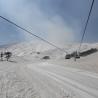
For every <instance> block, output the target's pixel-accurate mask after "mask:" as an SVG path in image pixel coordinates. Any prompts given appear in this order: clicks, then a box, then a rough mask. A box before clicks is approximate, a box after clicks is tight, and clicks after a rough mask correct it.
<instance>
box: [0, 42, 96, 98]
mask: <svg viewBox="0 0 98 98" xmlns="http://www.w3.org/2000/svg"><path fill="white" fill-rule="evenodd" d="M78 46H79V44H67V45H66V46H65V47H64V48H63V49H66V50H67V51H68V52H69V53H71V52H73V51H75V50H76V49H77V48H78ZM42 48H43V49H42ZM91 48H97V49H98V44H97V43H96V44H84V45H83V46H82V48H81V51H85V50H88V49H91ZM7 50H8V51H11V52H12V53H13V56H12V58H11V59H10V61H9V62H7V61H5V59H4V61H0V98H98V63H97V60H98V52H96V53H93V54H90V55H88V56H86V57H81V58H80V59H78V60H77V61H76V62H75V61H74V59H73V58H72V59H69V60H65V55H66V54H65V53H64V52H62V51H59V50H57V49H55V48H52V47H49V46H45V45H44V46H42V45H40V44H34V43H33V44H32V43H29V44H27V43H26V44H25V43H21V44H17V45H13V46H10V47H9V48H7ZM1 51H5V50H4V49H3V48H2V49H1ZM44 56H49V57H50V59H48V60H45V59H42V57H44Z"/></svg>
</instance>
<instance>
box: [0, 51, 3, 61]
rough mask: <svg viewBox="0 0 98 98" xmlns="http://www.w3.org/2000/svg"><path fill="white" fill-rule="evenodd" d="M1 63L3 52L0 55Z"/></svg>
mask: <svg viewBox="0 0 98 98" xmlns="http://www.w3.org/2000/svg"><path fill="white" fill-rule="evenodd" d="M0 58H1V61H3V52H1V54H0Z"/></svg>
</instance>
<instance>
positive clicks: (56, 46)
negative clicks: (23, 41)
mask: <svg viewBox="0 0 98 98" xmlns="http://www.w3.org/2000/svg"><path fill="white" fill-rule="evenodd" d="M0 18H2V19H4V20H6V21H7V22H9V23H11V24H12V25H14V26H16V27H18V28H20V29H22V30H23V31H25V32H27V33H29V34H30V35H32V36H35V37H36V38H38V39H40V40H42V41H44V42H45V43H47V44H49V45H51V46H53V47H55V48H57V49H59V50H60V51H63V52H65V53H67V51H65V50H63V49H62V48H60V47H58V46H56V45H54V44H52V43H51V42H49V41H47V40H45V39H44V38H42V37H39V36H38V35H36V34H34V33H31V32H30V31H28V30H26V29H25V28H23V27H21V26H19V25H17V24H16V23H14V22H12V21H10V20H9V19H7V18H5V17H3V16H0Z"/></svg>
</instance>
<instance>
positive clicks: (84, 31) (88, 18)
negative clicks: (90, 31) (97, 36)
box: [78, 0, 95, 52]
mask: <svg viewBox="0 0 98 98" xmlns="http://www.w3.org/2000/svg"><path fill="white" fill-rule="evenodd" d="M94 1H95V0H92V3H91V7H90V10H89V14H88V17H87V21H86V24H85V28H84V30H83V35H82V38H81V41H80V46H79V50H78V52H80V49H81V46H82V43H83V39H84V36H85V33H86V30H87V26H88V23H89V20H90V16H91V12H92V9H93V5H94Z"/></svg>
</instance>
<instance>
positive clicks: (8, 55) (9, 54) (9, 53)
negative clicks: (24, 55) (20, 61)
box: [5, 52, 12, 61]
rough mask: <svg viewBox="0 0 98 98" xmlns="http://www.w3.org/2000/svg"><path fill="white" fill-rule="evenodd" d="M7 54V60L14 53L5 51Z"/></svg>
mask: <svg viewBox="0 0 98 98" xmlns="http://www.w3.org/2000/svg"><path fill="white" fill-rule="evenodd" d="M5 55H6V57H5V58H6V59H7V61H8V60H9V59H10V57H11V56H12V53H11V52H5Z"/></svg>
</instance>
